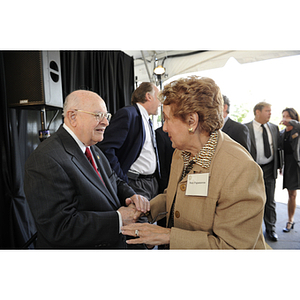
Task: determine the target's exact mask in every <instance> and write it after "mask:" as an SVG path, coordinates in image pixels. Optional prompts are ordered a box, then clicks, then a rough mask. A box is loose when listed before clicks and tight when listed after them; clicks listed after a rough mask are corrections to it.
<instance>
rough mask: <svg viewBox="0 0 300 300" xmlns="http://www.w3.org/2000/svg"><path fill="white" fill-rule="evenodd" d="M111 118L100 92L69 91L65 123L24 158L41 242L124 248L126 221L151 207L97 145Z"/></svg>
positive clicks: (43, 244)
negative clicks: (117, 173) (118, 172)
mask: <svg viewBox="0 0 300 300" xmlns="http://www.w3.org/2000/svg"><path fill="white" fill-rule="evenodd" d="M109 119H110V114H108V113H107V109H106V105H105V102H104V101H103V100H102V99H101V98H100V97H99V95H97V94H96V93H93V92H89V91H82V90H79V91H75V92H73V93H71V94H70V95H69V96H68V97H67V98H66V101H65V103H64V124H63V125H62V126H61V127H60V128H59V129H58V131H57V132H56V133H54V134H53V135H52V136H51V137H50V138H48V139H47V140H45V141H43V142H42V143H41V144H40V145H39V146H38V147H37V149H36V150H35V151H34V152H33V153H32V154H31V155H30V157H29V158H28V160H27V161H26V164H25V180H24V190H25V194H26V198H27V201H28V203H29V207H30V209H31V212H32V214H33V217H34V220H35V223H36V227H37V241H36V247H37V248H48V249H49V248H69V249H76V248H77V249H78V248H81V249H95V248H102V249H112V248H113V249H115V248H126V242H125V239H124V238H123V236H122V234H121V233H120V229H121V226H122V224H123V225H125V224H129V223H132V222H135V221H136V220H137V219H138V218H139V216H140V214H141V213H142V212H143V213H146V212H147V211H148V210H149V209H150V204H149V201H148V200H147V199H146V198H145V197H143V196H140V195H137V194H136V193H135V191H134V190H133V189H132V188H131V187H129V186H128V185H127V183H126V182H124V181H123V180H121V179H120V178H118V176H117V175H116V174H115V172H114V171H113V170H112V169H111V167H110V164H109V162H108V161H107V159H106V157H105V156H104V155H103V153H102V152H101V151H100V150H99V148H97V147H96V146H94V145H95V144H96V143H98V142H100V141H101V140H102V139H103V134H104V131H105V128H106V127H107V126H108V124H109ZM85 153H86V155H87V156H88V158H87V157H86V155H85Z"/></svg>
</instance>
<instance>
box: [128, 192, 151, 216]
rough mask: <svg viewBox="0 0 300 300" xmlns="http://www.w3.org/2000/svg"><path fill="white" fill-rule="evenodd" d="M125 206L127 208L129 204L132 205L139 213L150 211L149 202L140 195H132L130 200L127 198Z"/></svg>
mask: <svg viewBox="0 0 300 300" xmlns="http://www.w3.org/2000/svg"><path fill="white" fill-rule="evenodd" d="M125 204H126V206H129V205H130V204H134V205H135V207H136V210H137V211H139V212H141V213H144V214H145V213H146V212H147V211H149V210H150V202H149V200H148V199H147V198H146V197H144V196H141V195H136V194H135V195H133V196H131V197H130V198H127V199H126V200H125Z"/></svg>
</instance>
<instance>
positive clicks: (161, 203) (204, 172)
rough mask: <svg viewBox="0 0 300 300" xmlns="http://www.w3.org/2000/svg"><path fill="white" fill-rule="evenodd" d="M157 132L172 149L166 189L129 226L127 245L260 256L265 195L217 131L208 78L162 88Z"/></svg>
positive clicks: (217, 95) (215, 93)
mask: <svg viewBox="0 0 300 300" xmlns="http://www.w3.org/2000/svg"><path fill="white" fill-rule="evenodd" d="M161 98H162V103H163V114H164V119H165V122H164V126H163V130H164V131H166V132H168V135H169V137H170V139H171V141H172V146H173V148H176V150H175V152H174V154H173V158H172V165H171V171H170V179H169V184H168V187H167V189H166V190H165V192H164V193H163V194H160V195H158V196H156V197H155V198H153V199H152V200H151V202H150V205H151V213H150V215H149V217H148V218H149V221H150V222H151V221H153V220H154V219H156V220H159V219H160V218H162V217H165V216H166V218H167V227H166V228H163V227H160V226H157V225H154V224H141V223H136V224H130V225H128V226H124V227H123V228H122V233H123V234H124V235H130V236H136V239H131V240H128V241H127V243H128V244H138V243H145V244H146V245H148V246H149V247H150V246H154V245H167V247H168V248H170V249H265V248H266V246H265V241H264V237H263V233H262V219H263V212H264V204H265V188H264V182H263V175H262V171H261V169H260V167H259V166H258V165H257V164H256V163H255V162H254V160H253V159H252V157H251V155H250V154H249V153H248V152H247V151H246V150H245V149H244V148H243V147H242V146H240V145H239V144H238V143H236V142H234V141H233V140H232V139H231V138H230V137H229V136H227V135H226V134H225V133H223V132H222V131H220V128H221V127H222V124H223V117H222V109H223V100H222V94H221V92H220V89H219V87H218V86H217V85H216V84H215V82H214V81H213V80H212V79H210V78H198V77H194V76H193V77H189V78H187V79H179V80H177V81H174V82H171V83H170V84H168V85H167V86H165V88H164V90H163V91H162V94H161Z"/></svg>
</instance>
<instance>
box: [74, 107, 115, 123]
mask: <svg viewBox="0 0 300 300" xmlns="http://www.w3.org/2000/svg"><path fill="white" fill-rule="evenodd" d="M74 110H75V111H78V112H83V113H86V114H90V115H93V116H94V117H95V118H96V120H97V122H101V121H102V120H103V119H104V118H106V119H107V121H108V122H109V121H110V119H111V114H110V113H103V112H100V113H93V112H90V111H85V110H81V109H76V108H75V109H74Z"/></svg>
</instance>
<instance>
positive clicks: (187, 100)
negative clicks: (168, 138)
mask: <svg viewBox="0 0 300 300" xmlns="http://www.w3.org/2000/svg"><path fill="white" fill-rule="evenodd" d="M160 99H161V102H162V103H163V105H172V106H171V109H172V114H173V115H174V117H176V118H181V119H182V120H183V121H187V119H188V116H189V114H191V113H197V114H198V116H199V121H200V126H201V128H202V129H203V130H205V131H207V132H209V133H212V132H213V131H216V130H218V129H220V128H222V126H223V97H222V93H221V91H220V88H219V87H218V86H217V85H216V83H215V82H214V81H213V80H212V79H210V78H207V77H197V76H190V77H188V78H181V79H178V80H175V81H172V82H171V83H169V84H168V85H166V86H165V87H164V90H163V91H162V92H161V95H160Z"/></svg>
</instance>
